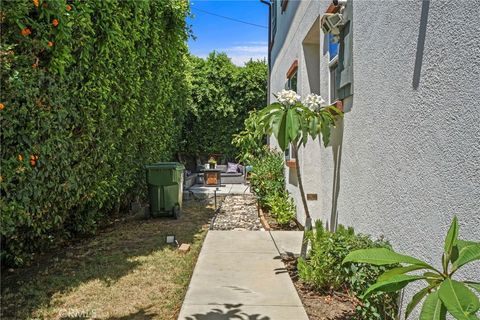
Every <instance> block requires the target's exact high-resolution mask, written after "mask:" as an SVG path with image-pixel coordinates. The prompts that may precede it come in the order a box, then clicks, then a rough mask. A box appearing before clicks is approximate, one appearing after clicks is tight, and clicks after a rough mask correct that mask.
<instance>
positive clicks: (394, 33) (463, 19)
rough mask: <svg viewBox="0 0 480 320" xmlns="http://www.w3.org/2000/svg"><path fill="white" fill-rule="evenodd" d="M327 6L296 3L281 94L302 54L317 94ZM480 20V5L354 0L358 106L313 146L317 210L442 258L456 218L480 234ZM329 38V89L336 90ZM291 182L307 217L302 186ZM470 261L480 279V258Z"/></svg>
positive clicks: (309, 156) (277, 74)
mask: <svg viewBox="0 0 480 320" xmlns="http://www.w3.org/2000/svg"><path fill="white" fill-rule="evenodd" d="M328 4H329V3H328V2H327V1H325V2H323V1H322V2H321V3H320V2H318V1H311V2H310V1H308V2H301V4H300V5H299V6H298V8H296V14H295V17H294V18H293V20H292V26H291V28H290V31H289V32H288V33H287V34H286V41H285V43H286V44H288V45H285V46H283V47H282V48H281V49H280V48H276V50H277V52H278V54H276V56H275V57H274V59H273V61H275V65H274V66H273V69H272V81H271V85H272V88H271V92H273V93H275V92H277V91H279V90H281V89H282V88H283V87H284V84H285V81H286V79H285V77H286V76H285V73H286V71H287V70H288V68H289V66H290V65H291V63H292V62H293V61H294V60H295V59H298V61H299V90H298V91H299V92H300V93H301V94H307V93H308V92H310V91H314V90H313V89H314V88H311V81H310V79H311V77H309V76H308V72H311V71H308V72H307V70H306V67H305V65H306V62H307V61H308V60H309V59H308V56H307V57H306V56H305V52H306V50H304V49H305V46H303V47H302V41H303V40H304V39H305V37H306V36H307V33H308V32H309V30H310V27H311V26H312V25H313V24H314V21H315V20H316V15H319V14H320V15H321V14H322V12H324V11H325V9H326V7H327V6H328ZM287 11H288V8H287ZM478 16H480V2H478V1H473V2H469V4H468V5H467V4H465V6H464V7H462V6H461V5H459V2H452V1H448V0H445V1H443V0H442V1H430V2H423V3H422V2H421V1H406V0H395V1H355V3H354V7H353V39H354V41H353V66H354V71H353V73H354V82H353V84H354V94H353V104H352V105H351V106H349V107H348V108H347V110H346V111H347V113H346V114H345V119H344V121H343V122H342V123H340V124H339V126H338V128H337V129H336V130H335V133H334V137H333V139H332V143H331V146H329V147H328V148H327V149H325V148H323V147H320V142H319V141H318V140H317V141H314V142H310V143H309V144H308V145H307V148H305V149H303V150H302V151H301V155H300V157H299V158H300V160H301V165H302V174H303V177H304V179H305V187H306V191H307V193H317V194H318V198H319V200H318V201H311V202H309V205H310V208H311V211H312V212H313V215H314V218H316V219H322V220H323V221H325V222H327V223H328V224H329V225H332V223H333V224H334V225H335V224H336V223H337V222H338V223H341V224H345V225H351V226H354V227H355V229H356V230H357V231H358V232H361V233H368V234H372V235H374V236H380V235H385V236H386V238H388V239H389V240H390V241H391V242H392V244H393V246H394V248H395V249H396V250H398V251H400V252H403V253H407V254H411V255H414V256H417V257H419V258H422V259H425V260H427V261H428V262H430V263H434V264H437V265H438V264H439V263H440V257H441V253H442V243H443V239H444V236H445V234H446V231H447V229H448V226H449V224H450V222H451V219H452V217H453V215H454V214H456V215H457V216H458V218H459V220H460V237H462V238H466V239H471V240H476V241H480V124H479V123H480V102H479V101H480V89H479V88H480V46H479V43H480V22H478V20H475V19H469V18H468V17H478ZM280 23H281V21H280ZM319 38H320V39H319V52H320V67H319V68H320V89H319V90H320V93H321V94H322V95H323V96H324V97H328V54H327V50H326V48H325V46H323V44H322V42H323V35H321V36H320V37H319ZM274 49H275V48H274ZM273 52H275V50H273ZM307 54H308V52H307ZM271 98H272V99H273V97H271ZM272 101H273V100H272ZM273 144H274V143H273ZM288 170H289V169H288V168H287V177H288V176H293V175H294V174H295V173H294V172H293V171H292V172H290V171H288ZM287 180H288V179H287ZM290 182H294V179H290ZM288 188H289V190H290V191H291V192H292V194H293V195H294V196H295V198H296V203H297V206H298V207H299V209H298V213H299V220H300V221H303V220H304V218H303V216H302V211H303V210H302V207H301V201H300V198H299V193H298V188H297V187H296V186H295V184H294V183H293V184H292V183H290V184H289V185H288ZM466 269H467V270H465V274H467V275H468V276H469V277H470V278H471V277H475V278H476V280H477V281H478V280H479V278H480V275H479V272H478V270H479V269H480V264H471V265H469V266H468V268H466ZM406 296H407V297H409V296H411V290H408V291H407V292H406ZM407 302H408V301H407Z"/></svg>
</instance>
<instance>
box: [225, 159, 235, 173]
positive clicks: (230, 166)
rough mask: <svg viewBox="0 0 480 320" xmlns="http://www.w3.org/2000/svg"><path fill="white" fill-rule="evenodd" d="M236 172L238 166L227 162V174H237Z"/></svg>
mask: <svg viewBox="0 0 480 320" xmlns="http://www.w3.org/2000/svg"><path fill="white" fill-rule="evenodd" d="M237 172H238V164H236V163H232V162H229V163H228V164H227V173H237Z"/></svg>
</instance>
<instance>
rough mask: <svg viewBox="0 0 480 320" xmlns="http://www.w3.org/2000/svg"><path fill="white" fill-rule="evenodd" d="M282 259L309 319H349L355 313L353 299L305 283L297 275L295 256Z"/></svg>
mask: <svg viewBox="0 0 480 320" xmlns="http://www.w3.org/2000/svg"><path fill="white" fill-rule="evenodd" d="M282 261H283V263H284V264H285V267H286V269H287V270H288V273H289V275H290V277H291V278H292V281H293V284H294V286H295V288H296V289H297V292H298V295H299V296H300V299H301V300H302V303H303V306H304V307H305V311H306V312H307V315H308V318H309V319H310V320H351V319H353V316H354V315H355V301H354V299H353V298H351V297H349V296H348V295H345V294H339V293H334V292H332V293H331V294H326V293H321V292H318V291H316V290H314V289H313V288H312V287H310V286H308V285H305V284H304V283H302V281H301V280H300V279H299V277H298V270H297V258H294V257H290V256H283V257H282Z"/></svg>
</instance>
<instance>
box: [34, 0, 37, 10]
mask: <svg viewBox="0 0 480 320" xmlns="http://www.w3.org/2000/svg"><path fill="white" fill-rule="evenodd" d="M33 5H34V6H35V7H37V8H38V0H33Z"/></svg>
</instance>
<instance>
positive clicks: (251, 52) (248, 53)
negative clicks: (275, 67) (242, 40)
mask: <svg viewBox="0 0 480 320" xmlns="http://www.w3.org/2000/svg"><path fill="white" fill-rule="evenodd" d="M219 51H224V52H226V53H227V55H228V56H229V57H230V58H231V59H232V62H233V63H234V64H236V65H237V66H243V65H244V64H245V62H247V61H249V60H250V59H253V60H264V59H265V60H266V59H267V52H268V47H267V45H266V44H265V42H256V43H247V44H244V45H239V46H233V47H230V48H225V49H223V50H219Z"/></svg>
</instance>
